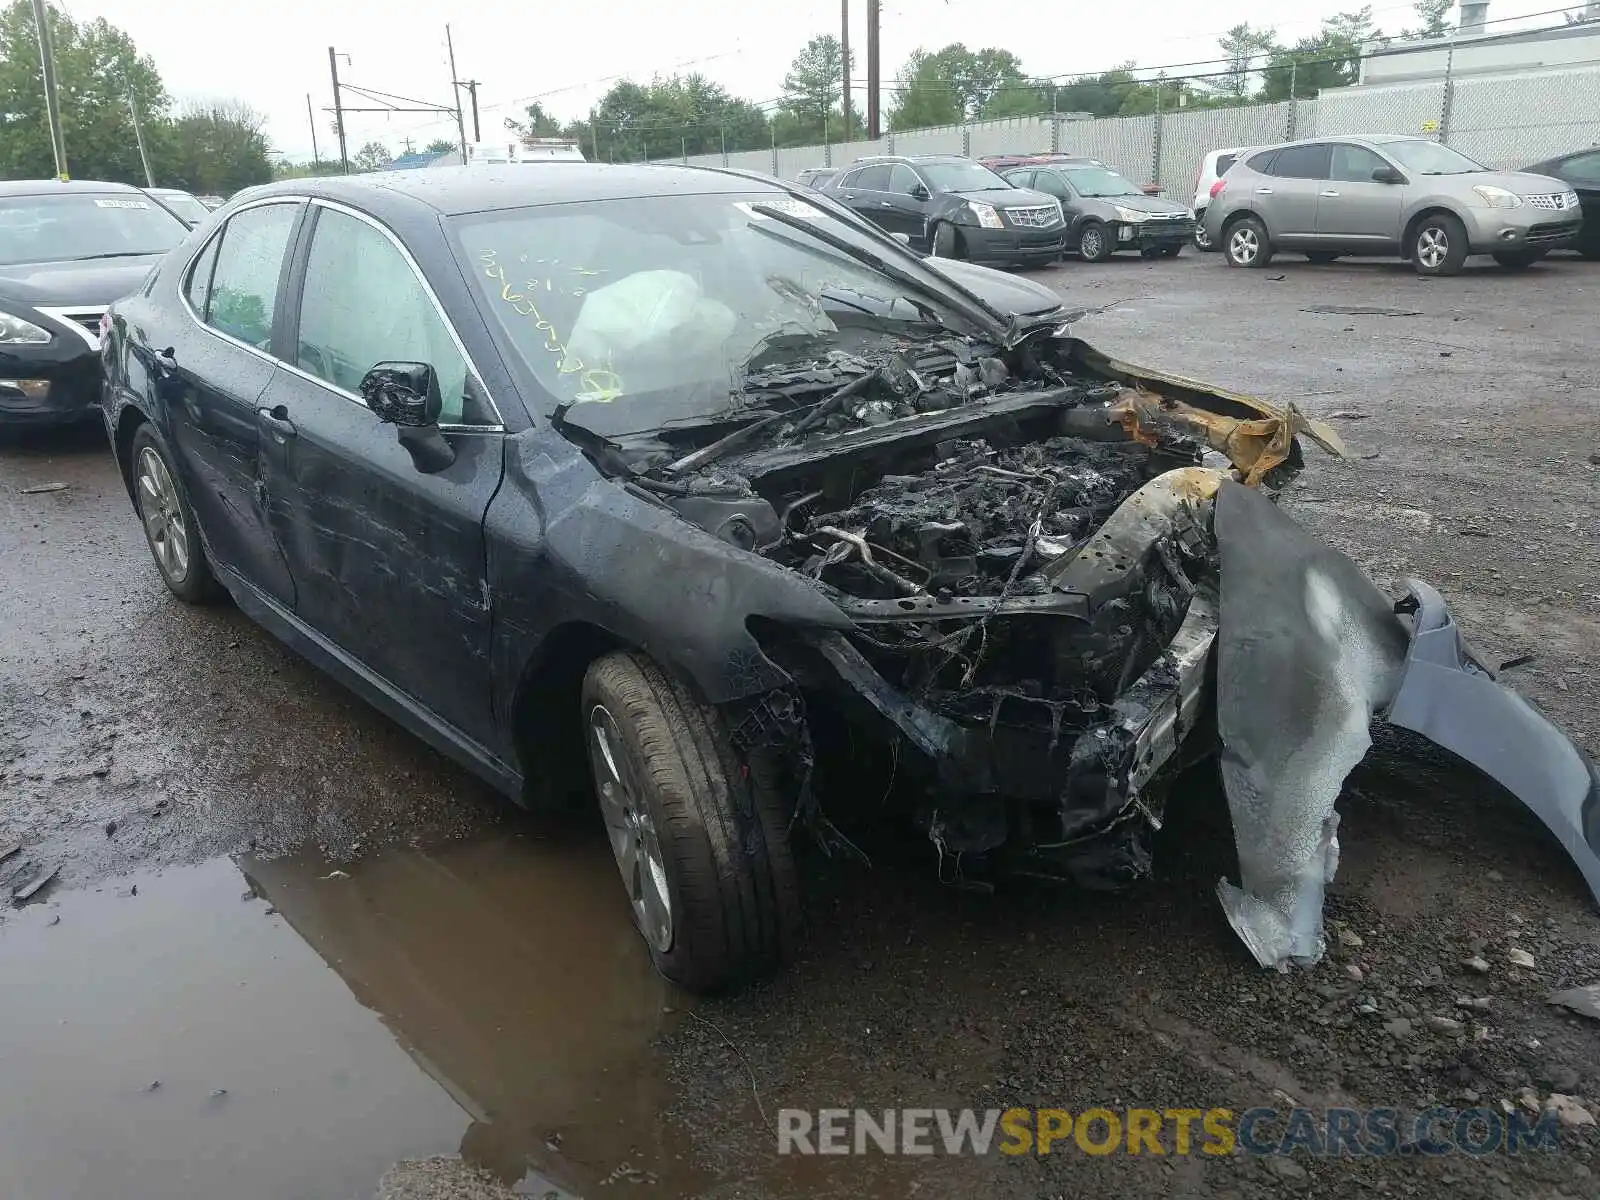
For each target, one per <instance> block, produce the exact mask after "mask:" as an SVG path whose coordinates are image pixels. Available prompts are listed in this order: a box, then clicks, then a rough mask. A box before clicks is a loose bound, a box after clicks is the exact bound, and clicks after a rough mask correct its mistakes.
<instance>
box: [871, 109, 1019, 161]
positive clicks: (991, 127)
mask: <svg viewBox="0 0 1600 1200" xmlns="http://www.w3.org/2000/svg"><path fill="white" fill-rule="evenodd" d="M967 129H968V143H969V145H970V147H971V149H970V150H969V151H968V153H970V154H971V155H972V157H973V158H982V157H983V156H984V155H985V154H1041V153H1048V152H1049V150H1050V122H1049V120H1048V119H1043V118H1040V117H1012V118H1011V119H1009V120H1005V121H979V122H978V123H977V124H975V125H969V126H968V127H967ZM897 140H898V139H897Z"/></svg>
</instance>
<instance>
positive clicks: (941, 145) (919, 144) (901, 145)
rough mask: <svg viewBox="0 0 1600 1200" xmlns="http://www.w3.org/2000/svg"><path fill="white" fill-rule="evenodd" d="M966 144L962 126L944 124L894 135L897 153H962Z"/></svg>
mask: <svg viewBox="0 0 1600 1200" xmlns="http://www.w3.org/2000/svg"><path fill="white" fill-rule="evenodd" d="M964 145H965V138H964V137H963V136H962V130H961V126H959V125H942V126H940V127H939V128H937V129H915V130H912V131H911V132H910V133H897V134H895V135H894V152H895V153H896V154H960V153H961V152H962V148H963V146H964Z"/></svg>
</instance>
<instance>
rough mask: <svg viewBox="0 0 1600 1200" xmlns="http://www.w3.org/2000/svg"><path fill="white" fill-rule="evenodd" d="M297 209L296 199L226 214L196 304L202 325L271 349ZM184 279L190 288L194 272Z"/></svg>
mask: <svg viewBox="0 0 1600 1200" xmlns="http://www.w3.org/2000/svg"><path fill="white" fill-rule="evenodd" d="M299 214H300V205H299V204H298V203H290V204H263V205H261V206H259V207H257V208H247V209H245V210H244V211H243V212H241V213H238V214H237V215H235V216H233V217H231V218H230V219H229V221H228V223H227V225H226V226H224V227H223V230H222V235H221V237H222V243H221V246H220V248H219V249H218V250H217V252H216V265H215V267H214V268H213V269H212V272H211V290H210V293H209V295H207V296H206V298H205V301H206V302H205V307H204V308H198V307H197V308H196V309H195V311H196V312H198V313H199V314H200V317H201V319H202V320H204V321H205V323H206V324H207V325H210V326H211V327H212V328H213V329H217V330H220V331H221V332H223V333H226V334H228V335H229V336H230V337H236V338H238V339H239V340H240V341H241V342H244V343H245V344H246V345H248V346H254V347H255V348H256V349H258V350H269V349H271V348H272V322H273V318H274V316H275V315H276V311H275V310H276V308H277V301H278V279H279V277H280V276H281V275H282V273H283V259H284V253H285V252H286V251H287V250H288V249H289V235H290V234H292V233H293V232H294V223H295V219H296V218H297V217H298V216H299ZM174 220H176V218H174ZM202 261H204V256H202ZM197 273H198V272H197ZM189 282H190V286H191V288H192V287H193V286H194V284H195V279H194V277H191V278H190V281H189ZM192 296H193V293H192V292H191V297H192ZM191 302H192V301H191Z"/></svg>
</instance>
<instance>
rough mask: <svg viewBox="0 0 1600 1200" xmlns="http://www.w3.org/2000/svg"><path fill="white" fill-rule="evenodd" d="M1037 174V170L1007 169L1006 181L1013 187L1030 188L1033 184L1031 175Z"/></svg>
mask: <svg viewBox="0 0 1600 1200" xmlns="http://www.w3.org/2000/svg"><path fill="white" fill-rule="evenodd" d="M1037 174H1038V172H1037V171H1007V172H1006V182H1007V183H1009V184H1011V185H1012V186H1013V187H1019V188H1031V187H1032V186H1033V177H1034V176H1035V175H1037Z"/></svg>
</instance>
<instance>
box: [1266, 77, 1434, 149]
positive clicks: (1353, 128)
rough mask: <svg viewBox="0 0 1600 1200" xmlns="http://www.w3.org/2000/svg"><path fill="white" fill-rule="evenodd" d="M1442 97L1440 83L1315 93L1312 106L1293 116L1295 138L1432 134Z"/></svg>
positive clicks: (1423, 82) (1429, 81)
mask: <svg viewBox="0 0 1600 1200" xmlns="http://www.w3.org/2000/svg"><path fill="white" fill-rule="evenodd" d="M1444 94H1445V84H1444V80H1442V79H1429V80H1425V81H1422V82H1419V83H1404V84H1394V85H1385V86H1383V87H1345V88H1330V89H1328V90H1326V91H1323V92H1320V93H1318V95H1317V102H1316V104H1315V106H1311V105H1301V107H1300V111H1299V112H1298V113H1297V114H1296V121H1295V126H1296V129H1295V136H1296V137H1303V138H1306V137H1334V136H1336V135H1338V134H1341V133H1346V134H1362V133H1407V134H1413V135H1416V136H1421V135H1422V134H1428V133H1434V132H1435V131H1437V130H1438V129H1439V128H1440V125H1441V122H1442V121H1443V120H1444ZM1302 118H1303V119H1302Z"/></svg>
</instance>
